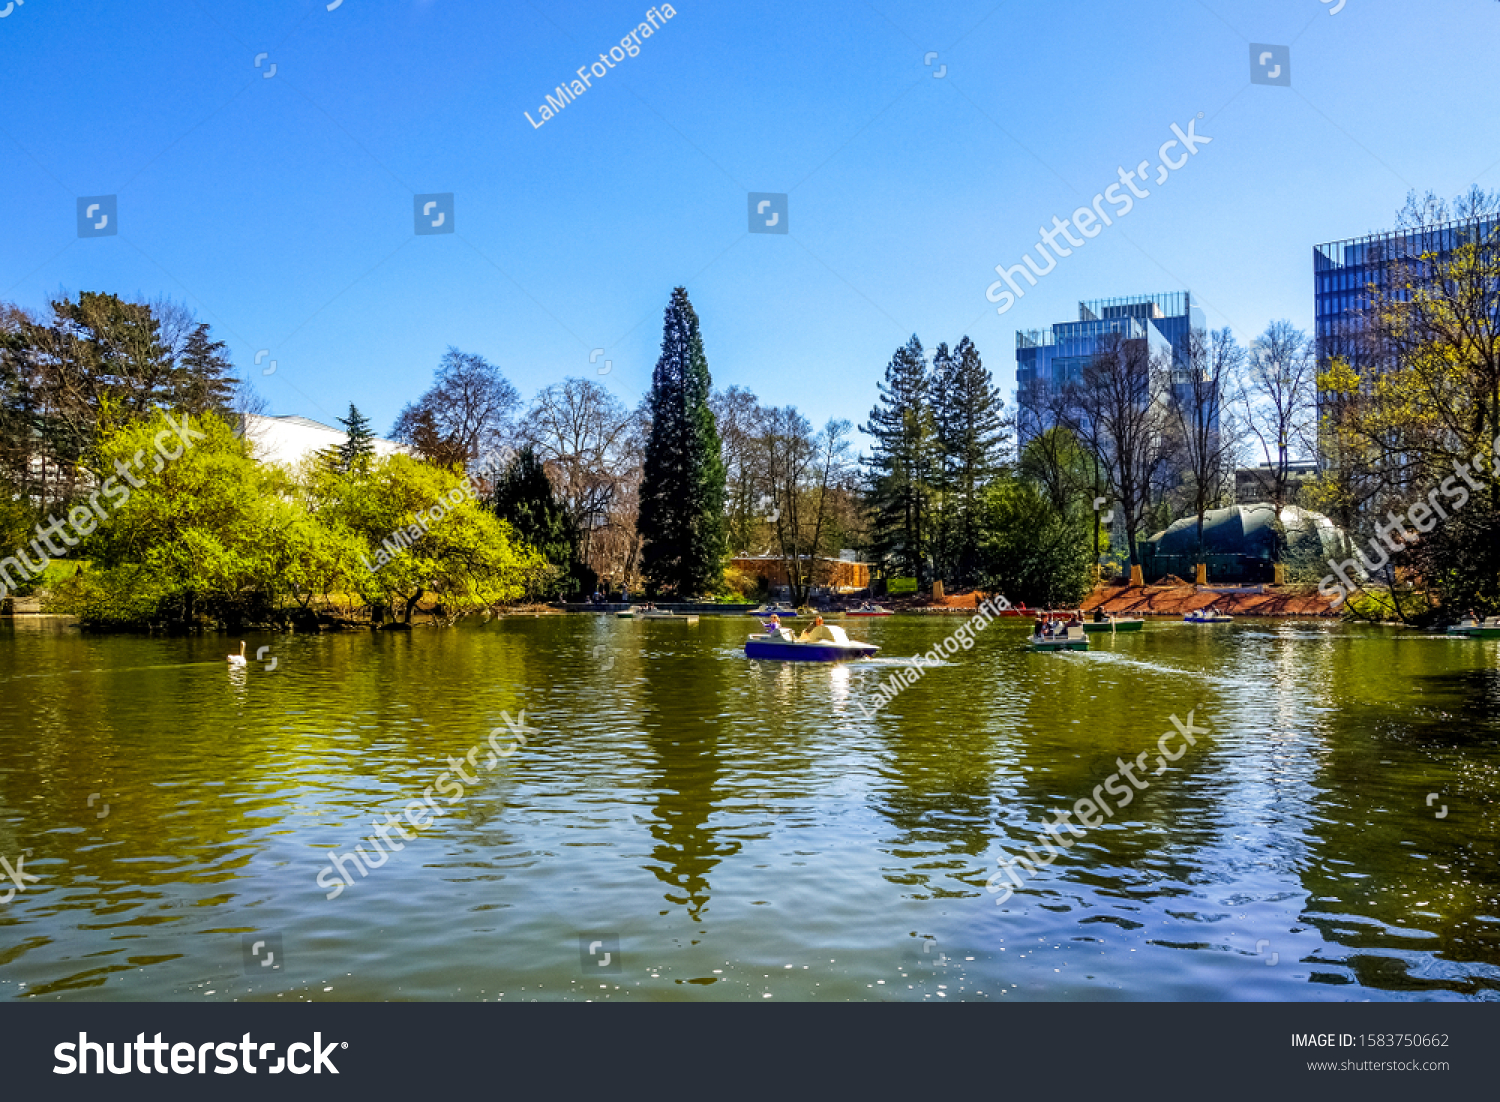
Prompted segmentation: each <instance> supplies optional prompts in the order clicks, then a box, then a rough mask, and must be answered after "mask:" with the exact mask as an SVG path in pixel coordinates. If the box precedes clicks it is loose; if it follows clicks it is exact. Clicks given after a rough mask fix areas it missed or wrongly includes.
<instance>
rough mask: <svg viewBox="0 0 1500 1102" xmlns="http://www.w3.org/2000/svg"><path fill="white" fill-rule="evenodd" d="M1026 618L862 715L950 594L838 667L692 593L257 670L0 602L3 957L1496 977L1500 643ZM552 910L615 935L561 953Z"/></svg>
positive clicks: (189, 963)
mask: <svg viewBox="0 0 1500 1102" xmlns="http://www.w3.org/2000/svg"><path fill="white" fill-rule="evenodd" d="M1024 626H1025V625H1020V626H1019V628H1018V629H1016V630H1012V629H1010V628H1009V627H1008V626H1007V625H997V626H995V627H993V628H991V629H989V630H988V631H986V632H985V633H983V634H982V635H981V636H980V637H979V638H978V640H977V645H976V647H975V648H974V649H973V650H972V651H968V652H962V653H960V654H959V655H957V656H955V658H954V659H953V660H951V661H949V662H947V663H945V664H943V665H941V666H938V667H933V668H929V669H926V670H925V671H924V673H923V676H922V677H921V678H920V679H919V680H918V681H917V682H916V683H915V684H913V685H912V686H910V687H909V688H907V689H906V690H905V691H903V692H902V693H901V694H900V695H899V696H897V697H896V698H895V699H894V700H892V701H891V702H890V703H889V704H887V705H885V706H884V707H882V708H881V709H879V710H878V711H874V712H870V711H869V705H870V702H871V701H872V700H873V697H874V693H875V690H876V688H877V687H878V686H879V685H880V684H881V683H883V682H885V681H886V680H887V679H888V678H889V677H890V675H891V673H892V671H893V670H894V669H896V668H897V667H898V665H899V663H900V661H901V659H902V658H903V657H904V656H911V655H918V654H922V653H925V652H926V651H927V650H928V649H929V648H930V647H931V646H932V644H933V643H935V642H937V641H938V640H939V639H941V638H943V637H944V636H945V635H947V634H948V633H949V632H950V631H951V625H945V624H940V623H930V622H926V621H924V620H923V619H921V618H910V619H904V618H898V619H897V620H896V622H890V621H886V622H883V623H879V624H871V625H867V626H865V625H862V629H863V631H864V632H867V633H868V637H869V638H870V639H871V641H872V642H876V643H878V644H879V645H880V646H881V647H882V651H881V660H880V661H877V662H868V663H855V664H851V665H847V666H835V667H826V666H820V665H816V664H807V665H802V664H791V663H774V662H752V661H749V660H747V659H745V658H744V657H743V654H742V650H741V648H742V645H743V640H744V635H745V630H744V625H743V624H738V623H734V622H727V621H714V620H712V619H710V618H705V619H704V620H703V622H702V623H701V624H700V625H698V626H697V627H695V628H691V629H689V628H687V627H686V626H685V625H678V624H667V623H649V622H647V623H632V622H628V621H616V620H614V619H613V618H603V617H571V618H543V619H539V620H533V619H530V618H526V619H517V618H499V619H496V620H493V621H491V622H489V623H474V624H471V625H466V626H464V627H460V628H458V629H456V630H452V631H421V632H413V633H409V634H408V633H389V632H388V633H375V634H358V635H345V636H326V637H266V638H261V639H252V640H250V642H249V649H250V653H254V651H255V649H256V648H257V647H259V646H261V645H270V646H272V647H273V648H274V651H273V652H274V653H275V654H276V655H277V656H278V659H279V662H278V666H277V668H276V669H275V670H274V671H267V670H266V669H265V668H264V663H251V664H250V665H249V666H248V667H246V668H244V669H238V670H226V667H225V664H224V660H223V654H224V653H225V650H226V645H225V642H224V640H222V639H217V638H206V639H204V638H187V639H149V638H129V637H120V638H84V637H80V636H79V635H77V633H76V632H75V633H69V632H67V631H65V630H59V629H57V628H55V627H54V628H49V629H48V630H32V629H26V630H16V629H14V628H8V627H6V626H0V856H7V857H15V856H17V855H19V854H22V853H23V852H24V853H27V856H26V857H25V867H26V870H27V872H28V873H34V874H36V875H38V876H39V877H40V880H39V881H38V882H36V883H34V884H29V885H28V887H27V889H26V890H25V891H24V892H18V893H17V895H16V897H15V898H14V899H13V900H12V901H11V902H10V903H8V904H5V905H0V997H30V998H36V997H48V998H53V997H59V996H61V997H69V998H132V999H156V998H186V997H193V998H198V997H214V998H255V997H270V998H274V997H276V996H277V995H281V994H285V995H288V996H289V997H290V996H291V995H292V994H300V995H301V996H303V997H309V996H310V997H332V998H343V997H350V998H391V997H410V998H469V997H498V993H499V992H507V997H513V996H514V995H515V994H516V993H517V992H521V991H524V992H525V995H524V997H527V998H531V997H540V998H573V997H590V996H591V995H592V996H595V997H604V995H605V994H613V993H615V992H616V991H617V990H618V992H619V993H620V997H627V996H628V997H700V998H761V997H763V996H764V995H765V994H767V993H772V994H774V995H775V996H776V997H782V998H786V997H791V998H808V999H812V998H817V999H822V998H830V999H864V998H924V997H933V998H935V997H937V996H936V993H935V991H936V989H935V984H936V983H937V982H939V981H941V982H942V983H944V984H946V985H947V988H946V991H945V994H946V995H947V997H955V998H957V997H975V998H994V997H998V996H999V993H1001V992H1003V993H1005V994H1006V997H1015V998H1076V999H1091V998H1116V997H1128V998H1141V999H1183V998H1188V999H1191V998H1200V999H1224V998H1244V999H1254V998H1266V999H1317V998H1341V997H1349V996H1354V997H1359V998H1411V997H1420V998H1439V997H1441V998H1476V999H1487V998H1493V997H1496V996H1497V994H1500V938H1497V931H1500V907H1497V899H1496V896H1497V892H1500V870H1497V869H1496V867H1495V865H1494V861H1493V854H1494V852H1495V848H1496V844H1497V842H1500V820H1497V816H1496V814H1495V810H1494V806H1495V805H1494V802H1493V800H1494V792H1495V790H1496V783H1497V781H1500V722H1497V719H1496V713H1497V709H1496V703H1497V701H1500V675H1497V655H1500V646H1497V645H1496V644H1494V643H1488V642H1481V641H1459V642H1455V641H1452V640H1447V639H1443V638H1440V637H1432V638H1427V637H1423V636H1421V635H1419V634H1417V633H1411V632H1396V631H1391V630H1387V629H1370V628H1344V627H1338V626H1329V625H1315V624H1294V623H1287V624H1259V625H1257V624H1253V623H1248V624H1235V625H1231V626H1230V627H1229V628H1227V629H1218V628H1215V629H1212V630H1203V629H1192V628H1190V627H1185V626H1183V625H1177V624H1154V625H1151V626H1150V627H1149V628H1148V630H1147V631H1145V632H1142V633H1139V634H1137V635H1120V636H1114V637H1106V638H1104V639H1103V640H1101V641H1099V642H1098V645H1097V646H1095V647H1093V648H1092V649H1091V650H1090V651H1089V652H1087V653H1080V654H1060V655H1039V654H1032V653H1030V652H1028V651H1027V650H1025V648H1024V644H1023V638H1024ZM237 642H238V641H237V640H235V641H234V643H233V644H232V645H231V646H235V645H237ZM862 703H863V704H864V705H865V707H864V708H862V707H861V706H860V705H861V704H862ZM522 712H525V714H526V722H527V725H528V726H529V727H531V728H533V729H535V730H536V731H537V734H536V735H535V736H534V737H530V738H529V739H528V743H527V745H526V747H525V748H524V750H523V751H521V752H519V753H517V754H516V755H514V756H513V757H511V758H509V759H507V761H506V762H505V763H504V765H503V766H497V767H496V768H494V769H490V770H484V769H481V770H480V777H479V781H478V783H477V784H475V785H472V786H466V788H465V793H464V795H463V798H462V799H461V800H460V801H459V802H457V803H453V804H451V805H450V804H448V803H447V802H446V801H445V802H444V803H443V805H442V809H441V813H440V814H439V815H438V816H437V818H436V820H435V822H434V824H433V825H432V827H431V828H430V829H427V830H424V831H423V832H422V833H421V835H420V837H418V838H415V839H413V840H411V841H409V842H408V843H407V845H406V848H405V849H404V850H403V851H401V852H399V853H395V854H393V855H392V858H391V859H390V860H388V861H387V862H385V863H384V864H383V865H382V866H381V867H379V868H377V869H373V870H371V871H370V875H369V876H368V877H366V878H362V879H358V880H357V881H356V883H355V884H354V885H352V886H351V887H350V888H349V890H348V891H347V892H345V893H344V894H343V896H342V897H341V898H338V899H336V900H333V901H329V900H327V899H326V898H325V892H324V891H322V890H320V889H319V888H318V887H317V885H316V884H315V876H316V873H317V871H318V869H319V868H320V867H321V866H323V865H324V864H326V861H327V859H328V855H329V852H330V851H331V850H339V851H342V852H347V851H348V850H349V849H351V848H352V847H353V846H354V845H355V844H356V843H357V842H359V841H360V840H361V839H363V838H365V837H367V836H368V835H369V834H370V832H371V830H372V827H371V825H370V824H371V822H372V821H373V820H375V819H376V818H378V817H382V816H383V815H384V814H385V813H387V812H391V811H399V810H400V809H401V808H402V806H403V805H405V804H406V803H407V802H408V801H411V800H414V799H418V798H420V797H421V796H422V793H423V791H424V789H426V788H428V787H430V786H432V785H433V784H434V783H435V780H436V778H437V776H438V775H439V774H440V773H441V772H444V771H447V770H448V769H449V768H450V766H449V762H450V759H457V760H463V759H464V758H465V756H466V755H467V754H468V752H469V751H470V750H471V749H472V748H474V747H477V746H483V745H484V740H485V738H486V736H487V733H488V732H489V731H490V730H491V728H494V727H496V726H497V725H501V724H502V723H503V720H502V715H504V714H508V715H510V716H511V717H519V716H520V714H521V713H522ZM1189 712H1192V713H1193V714H1194V716H1195V717H1196V718H1195V722H1196V723H1197V724H1198V725H1199V726H1206V727H1207V728H1208V733H1207V734H1204V735H1201V736H1199V737H1198V739H1197V741H1196V744H1195V745H1193V746H1192V747H1190V748H1189V749H1188V750H1187V751H1186V752H1185V753H1184V754H1183V756H1182V757H1181V758H1179V759H1177V760H1176V761H1174V762H1172V763H1170V768H1165V769H1164V770H1163V772H1162V773H1160V774H1156V773H1155V772H1154V769H1155V765H1154V762H1153V763H1152V764H1151V765H1150V767H1149V768H1148V769H1147V771H1146V773H1145V776H1146V778H1147V779H1148V780H1149V785H1148V787H1146V788H1145V789H1144V790H1140V791H1138V792H1137V793H1136V795H1135V797H1134V798H1133V799H1132V801H1131V802H1130V804H1129V805H1128V806H1121V807H1116V808H1115V812H1116V813H1115V814H1114V815H1112V816H1109V817H1107V821H1104V822H1102V823H1101V824H1100V825H1098V826H1095V827H1091V828H1090V829H1088V830H1087V831H1086V833H1085V835H1084V836H1083V837H1081V838H1076V839H1075V844H1074V845H1073V846H1072V847H1071V848H1069V849H1067V850H1066V851H1065V852H1063V853H1062V854H1061V855H1060V856H1059V857H1058V858H1057V859H1056V860H1055V861H1053V862H1052V863H1050V864H1048V865H1046V866H1044V867H1042V868H1040V869H1038V870H1037V871H1036V873H1035V874H1034V875H1029V876H1028V877H1027V878H1026V882H1025V884H1024V886H1022V887H1021V888H1019V889H1017V890H1016V891H1015V893H1014V895H1013V896H1012V897H1011V898H1009V899H1007V900H1005V901H1004V902H1003V903H1002V904H1001V905H1000V906H996V898H997V896H996V895H995V894H994V893H990V892H988V891H986V889H985V882H986V879H987V878H988V877H990V876H991V875H992V874H993V873H994V872H995V871H996V870H997V868H998V865H997V859H998V858H999V857H1000V856H1001V855H1008V856H1014V855H1016V854H1017V853H1020V852H1023V851H1022V847H1024V846H1025V845H1028V844H1030V845H1032V846H1033V847H1035V846H1036V834H1037V832H1038V831H1039V830H1040V829H1041V828H1042V826H1043V825H1044V824H1047V823H1052V822H1054V821H1055V819H1056V817H1057V815H1058V814H1059V812H1063V811H1069V810H1072V809H1075V806H1076V804H1077V801H1079V800H1080V799H1081V798H1086V797H1091V796H1092V795H1093V794H1094V792H1095V790H1096V789H1097V788H1098V786H1100V785H1101V784H1103V783H1104V782H1105V781H1106V779H1107V778H1108V777H1109V776H1110V775H1111V774H1112V773H1114V772H1116V771H1117V770H1118V768H1119V765H1120V763H1122V762H1132V761H1134V760H1136V758H1137V757H1138V755H1140V754H1141V753H1142V752H1147V753H1148V754H1150V755H1152V756H1153V757H1154V755H1155V753H1156V746H1157V739H1158V737H1159V736H1160V735H1161V734H1162V733H1163V732H1165V731H1168V730H1171V729H1172V722H1171V717H1172V716H1173V715H1176V716H1178V717H1179V718H1186V717H1187V715H1188V713H1189ZM484 760H485V758H484V757H483V756H481V758H480V764H483V762H484ZM1164 764H1165V763H1164ZM465 768H467V766H466V767H465ZM91 796H92V797H97V798H96V799H94V800H93V802H92V803H91V802H90V797H91ZM1116 802H1118V801H1116ZM106 804H107V805H108V813H107V815H105V816H104V817H100V812H101V810H102V809H103V808H104V807H105V805H106ZM1443 808H1446V809H1447V810H1446V814H1442V815H1441V816H1440V814H1439V813H1440V811H1441V810H1442V809H1443ZM367 848H368V847H367ZM28 851H29V852H28ZM3 891H4V889H3V888H0V894H3ZM580 927H589V928H593V927H597V928H598V929H600V930H606V931H610V930H612V931H615V932H618V933H620V934H621V936H622V938H623V939H624V940H623V942H622V944H624V946H625V957H626V959H627V960H628V961H632V962H639V963H640V965H641V970H640V971H639V972H637V973H636V974H635V975H634V976H633V977H632V976H626V977H624V978H622V979H621V981H620V983H619V985H618V988H616V987H611V988H609V990H608V991H607V992H603V993H601V991H600V989H599V987H598V985H597V984H594V986H593V988H592V990H591V991H585V990H584V989H583V988H581V987H580V986H579V984H580V972H579V960H578V947H577V940H576V935H577V933H578V932H579V930H580ZM247 931H259V932H267V931H270V932H279V933H282V934H284V936H285V939H286V948H287V953H288V958H289V963H288V967H287V972H286V973H285V977H286V978H285V979H284V980H283V979H278V980H276V981H275V982H277V983H282V984H283V985H284V986H282V987H274V988H273V987H272V986H269V984H270V982H271V981H259V980H257V981H253V982H252V981H251V980H248V979H245V978H244V977H243V974H242V970H241V967H240V944H239V940H238V939H239V935H240V933H242V932H247ZM918 942H923V943H927V944H933V945H938V946H942V947H944V948H945V949H947V948H951V947H962V948H963V949H964V950H965V953H964V955H963V956H965V957H966V956H973V957H974V959H973V960H972V961H969V960H966V959H962V958H960V959H962V963H959V964H955V963H952V962H951V961H949V960H948V957H947V956H945V957H944V958H943V959H944V963H943V964H942V965H941V966H940V967H937V968H935V967H934V966H933V965H932V964H931V963H930V961H927V960H924V959H923V955H922V954H921V953H920V952H919V950H918V947H917V943H918ZM951 955H952V954H949V956H951ZM929 956H930V954H929ZM646 963H649V964H650V967H651V970H650V971H647V970H645V965H646ZM787 965H791V966H792V967H791V968H790V969H789V968H787V967H786V966H787ZM955 969H957V973H955V971H954V970H955ZM773 974H774V975H775V976H776V977H777V980H776V981H775V982H776V984H777V986H775V987H774V988H771V987H768V984H771V983H772V982H773V981H771V980H769V979H768V978H767V977H769V976H771V975H773ZM331 976H337V977H341V978H340V980H339V983H338V984H337V985H336V989H335V992H334V993H333V994H331V995H327V996H323V986H326V985H327V984H325V983H323V980H324V978H326V977H331ZM950 979H951V980H953V982H952V983H950V982H949V981H950ZM881 981H885V982H884V983H882V982H881ZM208 991H213V992H214V994H213V995H212V996H205V993H206V992H208ZM476 992H483V995H480V994H476Z"/></svg>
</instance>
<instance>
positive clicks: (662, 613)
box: [636, 608, 698, 624]
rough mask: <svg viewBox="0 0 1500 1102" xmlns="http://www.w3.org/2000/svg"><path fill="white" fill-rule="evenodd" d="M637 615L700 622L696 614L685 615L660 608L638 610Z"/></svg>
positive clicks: (639, 616)
mask: <svg viewBox="0 0 1500 1102" xmlns="http://www.w3.org/2000/svg"><path fill="white" fill-rule="evenodd" d="M636 617H637V618H638V619H641V620H680V621H682V622H683V623H685V624H696V623H697V622H698V617H696V616H684V615H683V614H682V613H679V612H673V611H671V610H670V609H660V608H651V609H647V610H646V611H644V612H638V613H636Z"/></svg>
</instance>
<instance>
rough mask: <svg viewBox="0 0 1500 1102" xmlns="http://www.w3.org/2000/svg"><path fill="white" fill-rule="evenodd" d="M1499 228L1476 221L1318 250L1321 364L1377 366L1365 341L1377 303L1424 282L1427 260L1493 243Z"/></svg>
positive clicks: (1489, 222) (1373, 236) (1357, 239)
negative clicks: (1337, 359) (1332, 361)
mask: <svg viewBox="0 0 1500 1102" xmlns="http://www.w3.org/2000/svg"><path fill="white" fill-rule="evenodd" d="M1497 229H1500V221H1497V220H1496V219H1493V218H1488V219H1471V220H1468V221H1460V222H1445V223H1443V224H1441V225H1436V226H1424V227H1422V228H1420V229H1412V230H1391V231H1388V232H1386V233H1376V234H1367V235H1366V236H1364V237H1351V238H1348V239H1347V240H1344V241H1330V242H1329V243H1328V244H1326V245H1318V246H1316V247H1315V248H1314V249H1313V303H1314V307H1313V308H1314V312H1315V315H1316V322H1315V327H1316V328H1315V332H1316V334H1317V338H1318V360H1319V363H1320V365H1322V364H1326V363H1327V362H1328V361H1329V360H1330V359H1332V358H1333V357H1335V356H1341V357H1343V358H1344V359H1345V360H1347V361H1348V362H1349V363H1350V365H1351V366H1353V367H1354V368H1355V370H1362V369H1365V368H1368V367H1371V366H1378V361H1379V353H1378V351H1377V350H1376V349H1375V348H1374V346H1373V343H1372V342H1371V341H1369V340H1367V339H1366V338H1367V337H1368V336H1369V335H1370V329H1371V326H1370V315H1369V311H1370V310H1371V309H1372V308H1373V307H1374V306H1375V304H1376V302H1377V300H1378V299H1379V298H1380V297H1381V296H1383V295H1388V294H1391V293H1392V289H1393V288H1395V287H1398V286H1399V285H1400V284H1401V283H1403V282H1407V281H1410V280H1412V279H1414V278H1420V277H1421V275H1422V273H1423V272H1424V271H1425V270H1426V268H1425V262H1424V261H1423V260H1422V257H1423V256H1426V255H1433V256H1435V257H1436V258H1437V260H1438V261H1439V262H1442V261H1446V260H1447V259H1449V257H1450V256H1451V255H1452V253H1453V250H1454V249H1457V248H1460V247H1462V246H1464V245H1472V244H1475V243H1476V242H1479V241H1483V240H1488V239H1490V238H1491V237H1492V236H1493V235H1494V234H1495V233H1496V230H1497ZM1399 295H1400V292H1396V297H1398V298H1399Z"/></svg>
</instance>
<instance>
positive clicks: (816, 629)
mask: <svg viewBox="0 0 1500 1102" xmlns="http://www.w3.org/2000/svg"><path fill="white" fill-rule="evenodd" d="M832 638H833V632H831V631H829V630H828V628H827V627H825V626H824V625H823V617H821V616H814V617H813V622H812V626H811V627H810V628H808V629H807V630H806V631H804V632H803V633H802V634H801V635H800V636H798V637H797V641H798V642H799V643H817V642H820V641H822V640H825V639H832Z"/></svg>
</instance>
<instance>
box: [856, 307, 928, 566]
mask: <svg viewBox="0 0 1500 1102" xmlns="http://www.w3.org/2000/svg"><path fill="white" fill-rule="evenodd" d="M879 386H880V398H879V401H878V402H877V404H876V406H875V408H874V409H872V410H871V411H870V422H869V424H867V425H862V426H861V427H860V431H861V432H864V433H866V434H868V435H869V436H871V437H872V438H873V439H874V441H875V447H874V450H873V452H872V454H871V456H870V458H869V459H868V460H866V464H867V470H868V475H867V478H868V488H867V491H866V493H867V500H868V503H869V506H870V512H871V518H870V520H871V524H870V527H871V544H872V547H873V548H874V551H875V553H876V554H877V555H878V556H880V557H881V558H882V559H884V558H894V559H895V560H896V561H897V562H898V563H899V564H900V566H901V568H902V569H903V570H904V571H905V572H906V573H907V574H909V575H910V576H911V577H914V578H916V579H917V582H918V584H919V585H920V584H922V582H923V581H924V579H925V577H926V574H927V570H926V562H927V556H928V553H929V551H930V548H929V543H930V542H931V538H932V537H931V533H930V530H929V522H930V512H931V504H932V475H933V462H934V459H935V458H936V443H937V441H936V434H935V426H934V424H933V419H932V407H931V404H930V401H929V389H930V380H929V378H928V374H927V364H926V361H925V359H924V357H923V353H922V342H921V341H919V340H918V339H917V335H916V334H915V333H913V334H912V337H911V340H909V341H907V342H906V344H905V345H903V346H902V347H901V348H898V349H897V350H896V354H895V355H894V356H892V357H891V362H890V363H889V364H888V365H886V369H885V381H884V382H882V383H880V384H879Z"/></svg>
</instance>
